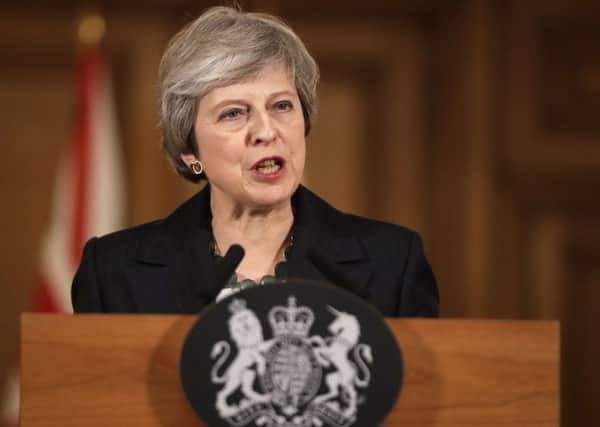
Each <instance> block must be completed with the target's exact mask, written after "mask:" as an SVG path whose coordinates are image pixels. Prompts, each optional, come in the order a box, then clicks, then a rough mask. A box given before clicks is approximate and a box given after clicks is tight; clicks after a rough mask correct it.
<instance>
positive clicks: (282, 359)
mask: <svg viewBox="0 0 600 427" xmlns="http://www.w3.org/2000/svg"><path fill="white" fill-rule="evenodd" d="M402 374H403V369H402V357H401V353H400V348H399V346H398V343H397V342H396V340H395V338H394V336H393V335H392V333H391V331H390V330H389V329H388V327H387V326H386V324H385V322H384V319H383V318H382V317H381V316H380V315H379V313H378V312H377V311H376V310H375V309H374V308H373V307H372V306H370V305H369V304H367V303H366V302H364V301H363V300H361V299H359V298H358V297H356V296H354V295H352V294H350V293H348V292H346V291H344V290H341V289H339V288H337V287H334V286H331V285H328V284H323V283H319V282H312V281H307V280H287V281H286V282H281V283H274V284H270V285H264V286H259V287H254V288H250V289H248V290H245V291H242V292H240V293H237V294H235V295H232V296H230V297H228V298H226V299H224V300H222V301H220V302H219V303H217V304H215V305H213V306H211V307H210V308H208V309H207V310H206V311H205V312H203V313H202V314H201V315H200V317H199V319H198V321H197V322H196V324H195V325H194V326H193V327H192V329H191V330H190V332H189V334H188V337H187V338H186V341H185V343H184V346H183V350H182V354H181V362H180V377H181V383H182V386H183V390H184V393H185V395H186V397H187V399H188V401H189V402H190V404H191V406H192V407H193V408H194V410H195V411H196V413H197V414H198V416H199V417H200V418H201V419H202V420H203V421H204V422H205V423H206V424H207V425H209V426H211V427H218V426H226V427H245V426H261V427H313V426H314V427H325V426H330V427H349V426H367V425H369V426H375V425H377V424H379V423H380V422H381V421H382V420H383V418H384V417H385V416H386V414H387V413H388V412H389V411H390V410H391V408H392V407H393V405H394V403H395V402H396V399H397V397H398V394H399V391H400V385H401V382H402Z"/></svg>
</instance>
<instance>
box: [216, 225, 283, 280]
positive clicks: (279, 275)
mask: <svg viewBox="0 0 600 427" xmlns="http://www.w3.org/2000/svg"><path fill="white" fill-rule="evenodd" d="M210 233H211V238H212V252H213V255H214V256H215V259H216V260H217V261H220V260H221V259H223V256H222V255H221V249H220V248H219V245H218V243H217V240H216V239H215V236H214V234H213V232H212V228H211V230H210ZM293 244H294V234H293V233H292V230H290V232H289V233H288V235H287V238H286V243H285V249H284V250H283V260H282V261H279V262H278V263H277V264H275V269H274V270H275V275H274V276H273V275H272V274H265V275H264V276H263V277H261V278H260V280H259V281H258V283H257V282H255V281H254V280H252V279H242V280H241V281H239V280H238V274H237V272H234V273H233V274H232V275H231V277H230V278H229V280H228V281H227V284H225V286H224V287H223V288H224V289H229V290H231V291H239V290H243V289H248V288H251V287H253V286H259V285H267V284H269V283H275V282H277V281H278V279H283V278H286V277H288V267H287V259H288V257H289V256H290V251H291V248H292V246H293Z"/></svg>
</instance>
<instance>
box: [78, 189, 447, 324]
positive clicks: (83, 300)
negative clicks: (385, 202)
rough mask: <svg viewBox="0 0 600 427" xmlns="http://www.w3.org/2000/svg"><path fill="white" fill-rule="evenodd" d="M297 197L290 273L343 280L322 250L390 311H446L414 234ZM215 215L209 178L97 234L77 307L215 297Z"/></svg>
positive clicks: (165, 307) (142, 305)
mask: <svg viewBox="0 0 600 427" xmlns="http://www.w3.org/2000/svg"><path fill="white" fill-rule="evenodd" d="M292 205H293V207H294V244H293V246H292V248H291V250H290V254H289V257H288V260H287V266H288V274H289V277H298V278H306V279H317V280H324V281H335V280H336V279H334V278H332V277H331V271H328V272H324V271H321V270H320V269H319V268H317V267H316V266H315V265H314V263H313V262H312V261H311V259H312V258H310V257H308V256H307V252H308V251H309V250H315V249H316V250H317V251H319V253H320V254H323V256H324V257H326V262H327V263H328V264H329V265H330V266H331V268H333V269H335V274H336V275H337V274H341V275H342V277H344V278H345V279H344V280H346V279H347V280H348V281H351V282H352V283H353V284H354V286H356V287H358V288H360V289H362V290H366V291H367V292H368V293H369V294H370V296H371V301H372V302H373V304H375V306H376V307H377V308H378V309H379V310H380V312H381V313H382V314H383V315H384V316H431V317H433V316H438V315H439V296H438V289H437V285H436V282H435V278H434V276H433V273H432V271H431V268H430V267H429V264H428V263H427V260H426V259H425V255H424V253H423V246H422V242H421V239H420V237H419V235H418V234H417V233H415V232H414V231H411V230H408V229H406V228H403V227H400V226H397V225H392V224H387V223H384V222H379V221H374V220H371V219H367V218H362V217H358V216H355V215H350V214H346V213H342V212H340V211H338V210H336V209H335V208H333V207H332V206H330V205H329V204H327V203H326V202H325V201H324V200H322V199H320V198H319V197H318V196H316V195H315V194H313V193H312V192H310V191H309V190H308V189H306V188H305V187H303V186H300V187H299V188H298V190H297V191H296V193H295V194H294V196H293V198H292ZM210 218H211V213H210V186H208V185H207V186H206V188H205V189H204V190H202V191H200V192H199V193H198V194H196V195H195V196H194V197H192V198H191V199H189V200H188V201H187V202H185V203H184V204H183V205H181V206H180V207H179V208H178V209H177V210H175V211H174V212H173V213H172V214H171V215H169V216H168V217H167V218H165V219H164V220H160V221H155V222H151V223H147V224H143V225H140V226H137V227H133V228H129V229H126V230H122V231H118V232H115V233H112V234H109V235H106V236H103V237H100V238H96V237H94V238H92V239H90V240H89V241H88V242H87V244H86V245H85V248H84V251H83V257H82V260H81V264H80V266H79V269H78V270H77V273H76V274H75V278H74V279H73V285H72V288H71V298H72V301H73V308H74V310H75V312H111V313H197V312H198V311H200V309H202V308H203V307H204V306H206V305H207V304H209V303H210V302H212V301H211V299H212V295H210V294H209V291H208V288H209V284H210V283H211V274H212V271H213V268H214V263H215V261H214V256H213V254H212V253H211V242H210V228H209V227H210ZM317 264H318V263H317ZM320 267H321V268H323V267H322V266H320ZM328 276H329V277H328ZM336 277H339V276H336Z"/></svg>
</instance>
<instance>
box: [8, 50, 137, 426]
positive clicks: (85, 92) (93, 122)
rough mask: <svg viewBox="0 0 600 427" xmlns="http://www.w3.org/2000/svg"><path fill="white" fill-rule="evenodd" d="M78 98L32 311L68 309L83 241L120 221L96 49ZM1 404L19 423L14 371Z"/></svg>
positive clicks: (106, 89) (110, 117)
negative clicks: (72, 282)
mask: <svg viewBox="0 0 600 427" xmlns="http://www.w3.org/2000/svg"><path fill="white" fill-rule="evenodd" d="M76 97H77V103H76V113H75V124H74V132H73V137H72V140H71V142H70V144H68V145H67V147H66V150H65V153H64V156H63V159H62V162H61V164H60V166H59V169H58V173H57V177H56V182H55V188H54V199H53V205H52V213H51V217H50V224H49V226H48V230H47V231H46V234H45V236H44V238H43V241H42V247H41V254H40V255H41V259H40V265H39V272H38V278H37V284H36V288H35V290H34V298H33V301H32V305H31V307H30V310H31V311H37V312H54V313H70V312H72V307H71V296H70V290H71V280H72V279H73V275H74V273H75V270H76V268H77V266H78V265H79V261H80V257H81V253H82V250H83V246H84V244H85V242H86V241H87V239H89V238H90V237H92V236H97V235H102V234H106V233H109V232H111V231H114V230H116V229H119V228H121V227H122V226H123V225H124V219H125V216H124V214H125V208H124V196H125V191H124V179H123V171H122V168H121V160H120V147H119V141H118V137H117V126H116V118H115V109H114V105H113V99H112V91H111V84H110V75H109V72H108V70H107V68H106V65H105V64H104V62H103V61H102V57H101V55H100V52H99V50H98V49H97V48H96V47H82V48H81V51H80V52H79V55H78V58H77V88H76ZM2 404H3V413H2V415H3V421H4V422H6V423H7V425H17V424H18V411H19V386H18V370H17V369H15V370H14V372H13V375H12V376H10V378H9V381H8V383H7V390H6V395H5V398H4V401H3V402H2Z"/></svg>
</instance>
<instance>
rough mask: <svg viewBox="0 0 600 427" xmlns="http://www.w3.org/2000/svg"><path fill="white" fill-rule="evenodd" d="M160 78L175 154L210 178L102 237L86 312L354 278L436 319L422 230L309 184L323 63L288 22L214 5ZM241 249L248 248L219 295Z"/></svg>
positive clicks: (87, 287) (90, 255) (155, 307)
mask: <svg viewBox="0 0 600 427" xmlns="http://www.w3.org/2000/svg"><path fill="white" fill-rule="evenodd" d="M160 80H161V111H160V114H161V126H162V132H163V146H164V148H165V151H166V153H167V156H168V158H169V160H170V161H171V163H172V164H173V166H174V168H175V170H176V171H177V173H178V174H179V175H181V176H182V177H184V178H186V179H188V180H190V181H193V182H200V181H202V180H204V179H206V180H207V181H208V185H206V187H205V188H204V189H203V190H202V191H200V192H199V193H198V194H197V195H196V196H194V197H193V198H191V199H190V200H188V201H187V202H186V203H184V204H183V205H182V206H181V207H179V208H178V209H177V210H176V211H175V212H173V213H172V214H171V215H170V216H169V217H167V218H166V219H164V220H161V221H157V222H152V223H149V224H144V225H141V226H138V227H135V228H131V229H127V230H123V231H119V232H116V233H113V234H111V235H108V236H104V237H101V238H93V239H91V240H90V241H89V242H88V243H87V244H86V247H85V249H84V253H83V258H82V261H81V265H80V267H79V269H78V271H77V274H76V275H75V278H74V281H73V286H72V291H71V292H72V299H73V307H74V309H75V311H76V312H143V313H182V312H183V313H193V312H198V311H199V310H200V309H201V308H202V307H204V306H205V305H207V304H209V303H210V302H212V301H213V300H214V299H215V296H216V298H217V299H218V298H222V297H223V296H225V295H228V294H230V293H233V292H236V291H238V290H239V289H240V288H244V287H245V286H248V285H252V284H255V283H259V284H260V283H265V282H268V281H269V280H271V279H272V277H273V276H279V277H281V276H290V277H299V278H308V279H317V280H325V281H331V282H335V283H338V284H342V285H344V286H346V287H347V288H349V289H351V290H353V291H354V292H356V293H358V294H360V295H361V296H365V297H366V296H367V295H368V296H369V298H370V300H371V301H372V302H373V304H375V306H376V307H377V308H378V309H379V310H380V311H381V313H382V314H383V315H385V316H437V315H438V291H437V286H436V283H435V279H434V277H433V274H432V272H431V269H430V267H429V265H428V263H427V261H426V259H425V257H424V254H423V248H422V244H421V240H420V238H419V237H418V235H417V234H416V233H415V232H413V231H410V230H407V229H405V228H402V227H399V226H395V225H391V224H385V223H382V222H377V221H373V220H369V219H366V218H360V217H357V216H353V215H348V214H344V213H341V212H339V211H337V210H335V209H334V208H333V207H331V206H329V205H328V204H327V203H326V202H325V201H323V200H321V199H320V198H318V197H317V196H316V195H314V194H313V193H311V192H310V191H309V190H307V189H306V188H304V187H303V186H301V185H300V179H301V177H302V173H303V170H304V161H305V136H306V135H307V134H308V133H309V131H310V123H311V118H312V114H313V111H314V103H315V91H316V84H317V80H318V68H317V65H316V63H315V61H314V60H313V58H312V57H311V56H310V54H309V53H308V52H307V50H306V48H305V47H304V45H303V43H302V42H301V40H300V39H299V38H298V37H297V36H296V34H295V33H294V32H293V31H292V30H291V29H290V28H289V27H288V26H286V25H285V24H283V23H282V22H281V21H279V20H278V19H276V18H275V17H272V16H269V15H263V14H254V13H243V12H241V11H238V10H235V9H232V8H227V7H216V8H212V9H209V10H208V11H206V12H205V13H204V14H202V15H201V16H200V17H199V18H198V19H196V20H195V21H194V22H192V23H191V24H190V25H188V26H187V27H186V28H184V29H183V30H182V31H181V32H180V33H179V34H177V35H176V36H175V37H174V38H173V40H172V41H171V43H170V44H169V46H168V48H167V50H166V52H165V54H164V56H163V59H162V62H161V65H160ZM233 244H240V245H241V246H243V247H244V248H245V256H244V258H243V259H242V261H241V263H240V264H239V266H238V267H237V270H236V272H235V274H234V275H232V278H231V280H230V281H229V283H227V284H225V286H224V287H223V289H217V293H218V295H215V292H214V289H213V288H214V283H215V270H218V268H219V266H218V262H219V261H218V260H219V257H220V256H221V255H222V254H224V253H225V252H226V251H227V249H228V248H229V247H230V246H232V245H233ZM221 285H222V284H220V283H218V286H221Z"/></svg>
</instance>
